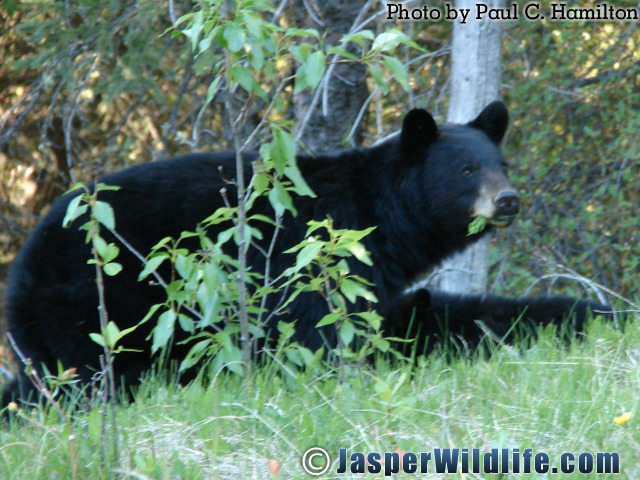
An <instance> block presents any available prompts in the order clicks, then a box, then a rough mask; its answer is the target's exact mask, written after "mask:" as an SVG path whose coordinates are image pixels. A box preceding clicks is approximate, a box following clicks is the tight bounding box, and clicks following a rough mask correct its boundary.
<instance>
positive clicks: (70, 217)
mask: <svg viewBox="0 0 640 480" xmlns="http://www.w3.org/2000/svg"><path fill="white" fill-rule="evenodd" d="M82 199H83V196H82V195H78V196H77V197H74V198H72V199H71V201H70V202H69V205H68V206H67V213H66V214H65V216H64V218H63V219H62V226H63V227H64V228H67V227H68V226H69V225H71V223H72V222H73V221H74V220H75V219H76V218H78V217H79V216H80V215H82V214H84V213H85V212H86V211H87V208H89V207H88V206H87V205H86V204H83V205H80V202H82Z"/></svg>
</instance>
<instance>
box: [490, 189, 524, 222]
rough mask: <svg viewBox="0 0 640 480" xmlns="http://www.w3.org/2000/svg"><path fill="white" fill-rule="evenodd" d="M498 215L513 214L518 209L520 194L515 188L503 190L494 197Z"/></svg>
mask: <svg viewBox="0 0 640 480" xmlns="http://www.w3.org/2000/svg"><path fill="white" fill-rule="evenodd" d="M494 202H495V204H496V207H497V208H498V212H497V213H498V215H499V216H502V215H515V214H516V213H518V212H519V211H520V196H519V195H518V192H516V191H515V190H503V191H501V192H500V193H499V194H498V195H497V196H496V198H495V199H494Z"/></svg>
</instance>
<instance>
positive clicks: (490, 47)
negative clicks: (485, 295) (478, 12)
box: [434, 0, 505, 293]
mask: <svg viewBox="0 0 640 480" xmlns="http://www.w3.org/2000/svg"><path fill="white" fill-rule="evenodd" d="M477 3H478V2H477V1H476V0H457V1H456V2H455V6H456V8H458V9H459V8H470V9H471V13H470V14H469V18H468V20H467V23H466V24H464V25H463V24H461V23H460V22H456V23H455V24H454V26H453V40H452V46H451V96H450V101H449V110H448V112H447V121H448V122H451V123H466V122H469V121H470V120H473V119H474V118H475V117H476V116H477V115H478V114H479V113H480V111H481V110H482V109H483V108H484V107H485V106H486V105H487V104H488V103H490V102H491V101H493V100H497V99H499V98H500V85H501V75H500V69H501V61H500V60H501V37H502V23H501V22H500V21H497V20H482V21H481V20H476V19H475V15H474V12H475V8H476V7H475V6H476V4H477ZM483 3H486V4H487V5H488V6H489V8H504V7H505V0H489V1H485V2H483ZM490 241H491V237H490V235H485V236H484V237H483V238H482V239H481V240H480V241H478V242H477V243H475V244H474V245H472V246H470V247H468V248H467V249H466V250H464V251H462V252H459V253H457V254H455V255H453V256H451V257H449V258H447V259H446V260H445V261H444V262H443V263H442V265H441V266H440V270H442V272H441V273H440V274H439V275H438V276H437V277H436V278H435V281H434V284H435V286H436V287H437V288H439V289H442V290H446V291H452V292H464V293H482V292H485V291H486V290H487V285H488V279H489V244H490Z"/></svg>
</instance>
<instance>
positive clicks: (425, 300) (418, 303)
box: [413, 288, 431, 310]
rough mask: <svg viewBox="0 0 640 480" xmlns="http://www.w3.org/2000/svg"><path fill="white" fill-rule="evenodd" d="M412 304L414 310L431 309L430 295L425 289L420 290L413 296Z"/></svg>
mask: <svg viewBox="0 0 640 480" xmlns="http://www.w3.org/2000/svg"><path fill="white" fill-rule="evenodd" d="M413 303H414V305H415V307H416V308H418V309H422V310H428V309H429V308H431V293H429V290H427V289H426V288H420V289H419V290H416V292H415V293H414V294H413Z"/></svg>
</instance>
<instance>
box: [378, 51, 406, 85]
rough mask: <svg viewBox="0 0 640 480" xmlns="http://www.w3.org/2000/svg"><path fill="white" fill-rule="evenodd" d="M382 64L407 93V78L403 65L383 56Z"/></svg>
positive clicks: (398, 61) (392, 58)
mask: <svg viewBox="0 0 640 480" xmlns="http://www.w3.org/2000/svg"><path fill="white" fill-rule="evenodd" d="M382 63H383V64H384V66H385V67H387V68H388V69H389V71H390V72H391V74H392V75H393V76H394V77H395V79H396V80H397V81H398V83H399V84H400V85H402V88H404V90H405V91H409V76H408V75H407V71H406V69H405V68H404V64H403V63H402V62H401V61H400V60H398V59H397V58H395V57H390V56H388V55H384V56H383V58H382Z"/></svg>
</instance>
